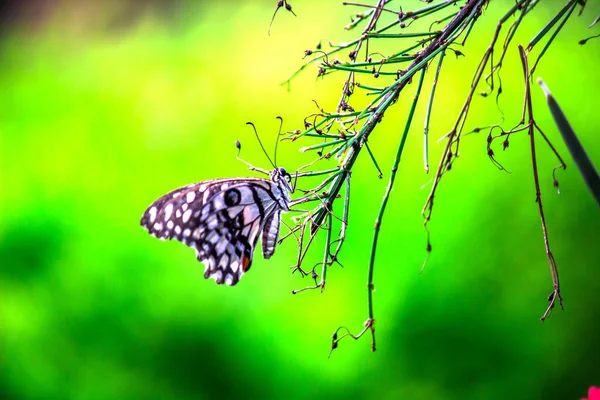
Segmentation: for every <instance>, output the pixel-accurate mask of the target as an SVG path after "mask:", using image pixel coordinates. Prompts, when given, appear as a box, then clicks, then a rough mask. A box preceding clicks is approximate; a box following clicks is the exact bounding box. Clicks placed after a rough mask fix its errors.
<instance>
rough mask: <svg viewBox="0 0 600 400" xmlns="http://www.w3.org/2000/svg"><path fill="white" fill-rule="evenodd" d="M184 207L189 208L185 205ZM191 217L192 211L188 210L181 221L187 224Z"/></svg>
mask: <svg viewBox="0 0 600 400" xmlns="http://www.w3.org/2000/svg"><path fill="white" fill-rule="evenodd" d="M184 206H187V204H184ZM191 216H192V210H187V211H186V212H184V213H183V217H182V218H181V220H182V221H183V223H184V224H185V223H187V222H188V221H189V220H190V217H191Z"/></svg>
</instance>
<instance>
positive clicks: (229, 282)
mask: <svg viewBox="0 0 600 400" xmlns="http://www.w3.org/2000/svg"><path fill="white" fill-rule="evenodd" d="M225 283H226V284H227V285H228V286H231V285H233V275H231V274H227V275H225Z"/></svg>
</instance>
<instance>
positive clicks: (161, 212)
mask: <svg viewBox="0 0 600 400" xmlns="http://www.w3.org/2000/svg"><path fill="white" fill-rule="evenodd" d="M273 189H274V187H273V183H272V182H271V181H268V180H265V179H243V180H237V179H223V180H214V181H208V182H201V183H197V184H193V185H188V186H185V187H183V188H180V189H176V190H174V191H172V192H170V193H168V194H166V195H164V196H162V197H161V198H159V199H158V200H156V201H155V202H154V203H153V204H151V205H150V207H148V209H147V210H146V212H145V213H144V215H143V216H142V220H141V225H142V226H143V227H145V228H146V229H147V230H148V231H149V232H150V234H152V235H154V236H156V237H158V238H160V239H163V240H164V239H173V238H175V239H177V240H179V241H181V242H183V243H184V244H186V245H188V246H190V247H192V248H194V249H195V250H196V257H197V259H198V260H199V261H200V262H202V263H204V264H205V271H204V277H205V278H214V279H215V281H216V282H217V283H218V284H222V283H226V284H227V285H230V286H232V285H235V284H236V283H237V282H238V281H239V279H240V278H241V276H242V275H243V274H244V273H245V272H246V271H248V270H249V269H250V266H251V265H252V256H253V253H254V248H255V246H256V243H257V240H258V235H259V233H260V232H261V231H262V230H263V228H264V227H265V221H272V220H273V216H274V214H275V213H276V214H277V221H278V220H279V211H278V210H279V207H280V204H279V202H278V198H277V196H276V195H275V194H274V192H273ZM271 224H272V222H271ZM270 229H271V228H270ZM271 230H272V229H271ZM264 237H265V236H264V234H263V240H264ZM275 240H276V239H275ZM263 248H264V245H263ZM273 251H274V244H273ZM271 254H272V252H271Z"/></svg>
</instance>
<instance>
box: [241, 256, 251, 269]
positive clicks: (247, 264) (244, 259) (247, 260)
mask: <svg viewBox="0 0 600 400" xmlns="http://www.w3.org/2000/svg"><path fill="white" fill-rule="evenodd" d="M248 268H250V258H248V257H246V256H243V257H242V271H244V272H246V271H248Z"/></svg>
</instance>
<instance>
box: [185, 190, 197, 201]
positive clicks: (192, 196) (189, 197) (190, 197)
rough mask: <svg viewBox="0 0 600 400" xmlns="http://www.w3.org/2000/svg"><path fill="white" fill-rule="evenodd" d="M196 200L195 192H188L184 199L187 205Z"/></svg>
mask: <svg viewBox="0 0 600 400" xmlns="http://www.w3.org/2000/svg"><path fill="white" fill-rule="evenodd" d="M195 198H196V192H189V193H188V194H187V196H186V198H185V200H186V201H187V202H188V203H191V202H192V201H194V199H195Z"/></svg>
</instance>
